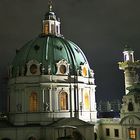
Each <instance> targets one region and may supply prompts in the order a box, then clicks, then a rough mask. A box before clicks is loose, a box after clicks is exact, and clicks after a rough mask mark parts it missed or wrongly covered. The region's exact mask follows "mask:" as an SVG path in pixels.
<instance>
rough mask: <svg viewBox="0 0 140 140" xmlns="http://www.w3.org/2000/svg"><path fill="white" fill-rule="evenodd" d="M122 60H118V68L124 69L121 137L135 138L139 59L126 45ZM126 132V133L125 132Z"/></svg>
mask: <svg viewBox="0 0 140 140" xmlns="http://www.w3.org/2000/svg"><path fill="white" fill-rule="evenodd" d="M123 54H124V62H119V68H120V69H121V70H124V77H125V92H126V94H125V95H124V96H123V98H122V108H121V112H120V117H121V122H120V124H121V126H122V132H123V133H124V136H123V139H128V137H129V139H137V138H138V137H139V135H138V134H139V132H140V131H139V126H140V83H139V78H138V77H139V76H138V74H139V73H137V71H136V70H137V69H139V68H140V61H139V60H137V61H135V60H134V51H133V50H132V49H131V48H128V47H126V48H125V50H124V52H123ZM126 132H127V133H126Z"/></svg>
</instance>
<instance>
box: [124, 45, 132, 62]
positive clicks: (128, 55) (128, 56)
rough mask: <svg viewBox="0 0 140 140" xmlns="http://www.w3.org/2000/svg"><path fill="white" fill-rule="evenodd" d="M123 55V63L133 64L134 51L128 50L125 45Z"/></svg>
mask: <svg viewBox="0 0 140 140" xmlns="http://www.w3.org/2000/svg"><path fill="white" fill-rule="evenodd" d="M123 54H124V62H125V61H130V62H134V51H133V50H132V49H131V48H129V47H128V46H127V45H125V49H124V51H123Z"/></svg>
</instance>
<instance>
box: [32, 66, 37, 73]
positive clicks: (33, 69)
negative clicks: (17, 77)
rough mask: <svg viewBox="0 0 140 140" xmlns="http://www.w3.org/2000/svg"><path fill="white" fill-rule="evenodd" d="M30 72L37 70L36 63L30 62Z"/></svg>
mask: <svg viewBox="0 0 140 140" xmlns="http://www.w3.org/2000/svg"><path fill="white" fill-rule="evenodd" d="M30 72H31V73H32V74H35V73H36V72H37V65H35V64H32V65H31V66H30Z"/></svg>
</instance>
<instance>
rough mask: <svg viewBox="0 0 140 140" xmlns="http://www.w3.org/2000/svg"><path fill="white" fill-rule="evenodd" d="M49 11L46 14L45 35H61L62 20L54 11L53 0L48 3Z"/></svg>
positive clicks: (44, 21)
mask: <svg viewBox="0 0 140 140" xmlns="http://www.w3.org/2000/svg"><path fill="white" fill-rule="evenodd" d="M48 9H49V11H48V12H47V13H46V15H45V19H44V20H43V31H42V33H43V35H55V36H61V34H60V20H59V18H57V17H56V15H55V13H54V12H53V10H52V9H53V6H52V1H51V0H50V1H49V3H48Z"/></svg>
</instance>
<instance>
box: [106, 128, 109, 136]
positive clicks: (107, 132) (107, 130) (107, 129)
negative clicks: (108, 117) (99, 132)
mask: <svg viewBox="0 0 140 140" xmlns="http://www.w3.org/2000/svg"><path fill="white" fill-rule="evenodd" d="M106 136H110V130H109V128H106Z"/></svg>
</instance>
